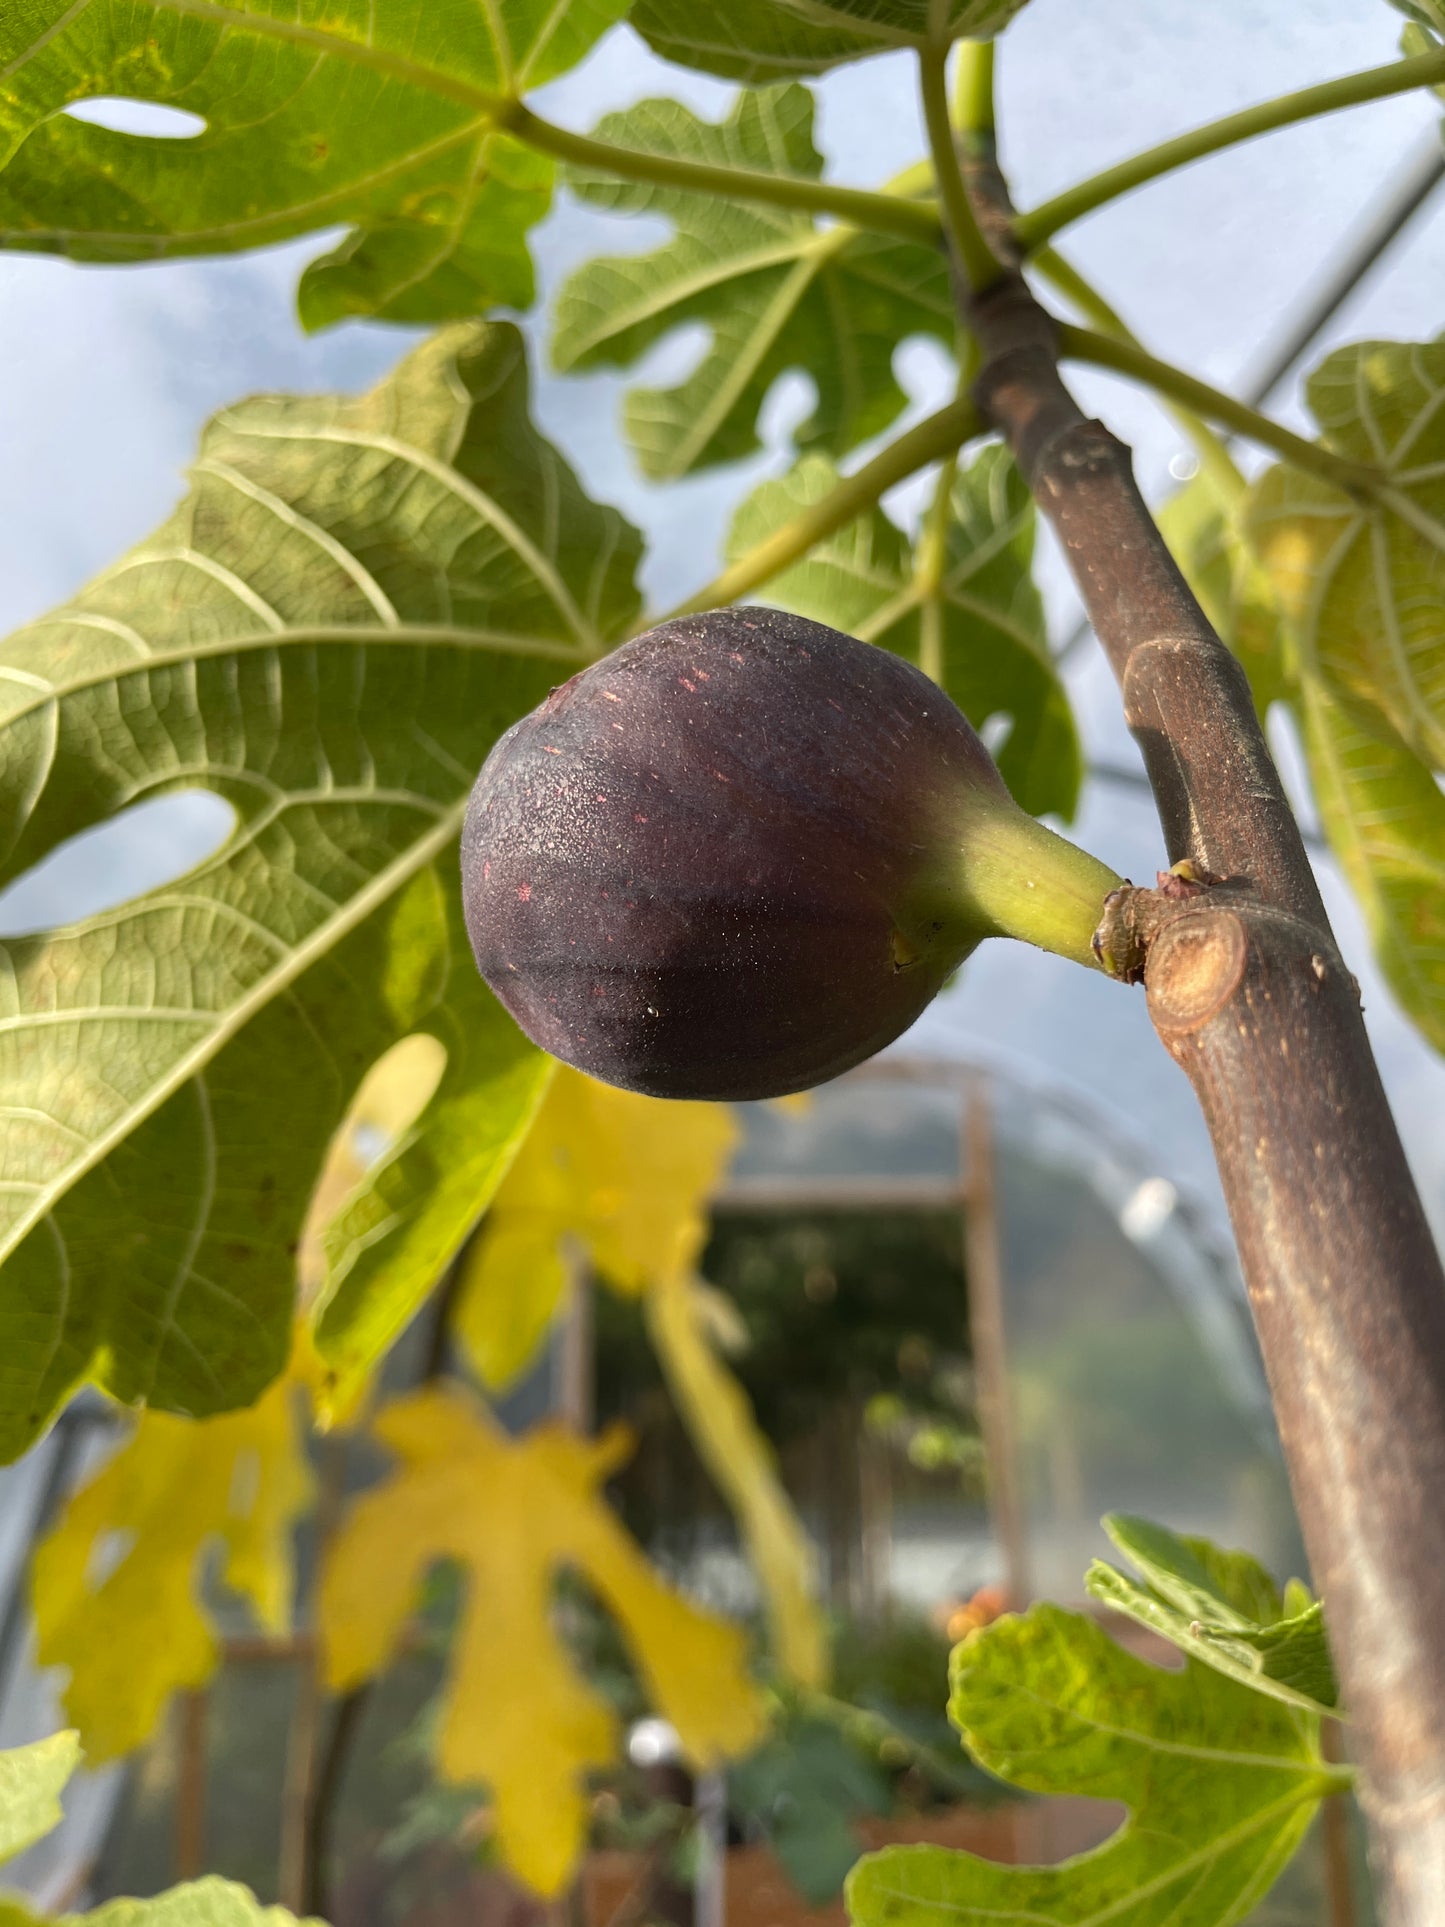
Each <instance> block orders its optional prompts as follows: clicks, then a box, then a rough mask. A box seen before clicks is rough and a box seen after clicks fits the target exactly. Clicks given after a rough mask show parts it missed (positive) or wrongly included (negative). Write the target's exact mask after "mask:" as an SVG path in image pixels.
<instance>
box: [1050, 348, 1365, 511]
mask: <svg viewBox="0 0 1445 1927" xmlns="http://www.w3.org/2000/svg"><path fill="white" fill-rule="evenodd" d="M1058 344H1059V354H1060V356H1061V357H1062V358H1063V359H1064V360H1065V361H1082V362H1086V363H1088V364H1089V366H1091V367H1094V368H1109V369H1112V370H1113V372H1114V373H1115V374H1117V375H1127V376H1128V377H1129V378H1130V379H1131V380H1132V381H1140V382H1143V383H1145V384H1146V385H1147V386H1148V387H1150V388H1155V389H1157V390H1158V391H1159V393H1160V394H1161V395H1167V396H1168V397H1169V398H1170V400H1171V401H1176V402H1180V403H1182V404H1183V406H1184V407H1185V408H1188V409H1192V410H1193V411H1194V412H1195V413H1196V414H1199V415H1203V416H1204V417H1205V418H1206V420H1210V421H1216V422H1220V423H1222V424H1223V426H1224V427H1225V428H1228V429H1231V430H1232V431H1233V432H1234V433H1235V434H1236V435H1243V436H1244V437H1245V439H1246V440H1248V441H1252V442H1258V443H1259V444H1260V445H1261V446H1262V447H1264V448H1272V449H1273V450H1274V452H1275V454H1276V455H1279V456H1282V457H1283V459H1284V460H1285V461H1287V462H1289V463H1290V464H1291V466H1292V467H1294V468H1299V469H1303V470H1304V471H1305V473H1306V474H1308V475H1318V476H1319V478H1320V479H1321V481H1325V482H1329V483H1331V484H1332V485H1333V486H1334V487H1335V488H1338V489H1343V490H1344V491H1345V493H1346V494H1348V495H1365V496H1372V495H1374V494H1376V493H1377V492H1378V491H1379V489H1380V487H1381V486H1382V484H1383V482H1384V477H1383V476H1382V475H1381V473H1380V471H1379V469H1377V468H1372V467H1371V466H1370V464H1369V463H1368V462H1353V461H1351V460H1350V459H1349V458H1348V457H1347V456H1345V455H1336V454H1335V453H1334V452H1333V450H1332V449H1328V448H1324V447H1322V446H1321V445H1320V443H1318V442H1308V441H1306V440H1305V438H1304V437H1303V435H1296V434H1294V433H1293V432H1292V431H1291V430H1290V429H1288V428H1285V427H1284V426H1283V425H1282V424H1281V423H1279V422H1276V421H1271V419H1270V418H1269V416H1268V415H1262V414H1260V412H1259V410H1258V409H1257V408H1251V407H1250V406H1249V404H1248V403H1247V402H1242V401H1236V400H1235V399H1234V397H1233V396H1232V395H1226V394H1224V393H1223V392H1222V391H1221V390H1220V389H1218V388H1211V387H1210V385H1209V383H1208V382H1207V381H1200V380H1199V379H1198V378H1197V377H1196V376H1194V375H1189V374H1186V373H1185V372H1184V370H1183V369H1182V368H1175V367H1172V366H1171V365H1170V363H1168V362H1167V361H1160V360H1158V358H1157V357H1156V356H1154V355H1151V354H1149V353H1148V352H1147V351H1146V350H1145V349H1143V348H1141V347H1140V346H1139V345H1138V343H1137V342H1132V341H1125V340H1120V339H1119V338H1117V337H1115V336H1110V335H1102V334H1096V333H1095V332H1094V330H1093V329H1092V328H1073V327H1069V326H1068V325H1067V324H1062V325H1060V327H1059V329H1058Z"/></svg>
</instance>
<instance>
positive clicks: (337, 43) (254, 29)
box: [148, 0, 511, 120]
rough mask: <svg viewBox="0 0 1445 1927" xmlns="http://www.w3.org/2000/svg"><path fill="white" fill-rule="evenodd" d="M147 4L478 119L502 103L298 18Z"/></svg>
mask: <svg viewBox="0 0 1445 1927" xmlns="http://www.w3.org/2000/svg"><path fill="white" fill-rule="evenodd" d="M148 3H149V4H150V5H151V6H154V7H155V8H156V9H157V11H159V12H164V13H178V14H185V15H188V16H189V17H190V18H192V19H194V20H210V21H213V22H214V23H215V24H216V25H217V26H222V27H230V28H232V29H233V30H235V31H236V32H237V33H239V34H241V35H242V36H244V35H246V34H254V35H256V36H257V37H258V38H259V39H262V40H287V41H290V42H291V43H292V44H293V45H296V46H301V47H314V48H316V50H317V51H318V52H319V53H323V54H330V55H332V56H334V57H335V58H337V59H340V60H349V61H352V62H354V64H355V65H356V66H358V67H369V68H371V70H372V71H373V72H374V73H379V74H382V75H383V76H385V77H386V78H387V79H390V80H402V81H406V82H408V83H410V85H412V86H413V87H423V88H425V89H426V90H427V91H428V92H429V93H433V94H440V95H441V96H442V97H443V98H444V99H447V100H454V101H456V102H457V103H458V104H459V105H460V106H463V107H473V108H475V109H476V111H477V112H478V114H480V115H481V116H482V118H483V119H491V120H495V118H496V117H497V115H498V114H499V113H500V112H501V111H502V110H503V109H504V108H505V106H506V103H507V96H506V95H505V94H489V93H488V92H487V91H486V90H485V88H482V87H474V86H473V85H472V84H471V82H470V81H466V80H458V79H457V78H456V76H455V75H453V74H449V73H446V72H444V71H443V70H441V69H439V68H436V67H427V66H425V65H423V64H422V62H420V61H417V60H408V59H407V58H406V56H405V55H404V54H399V53H395V52H393V51H391V50H390V49H386V48H381V47H372V46H368V45H367V44H366V43H365V42H363V41H360V40H352V39H349V38H348V37H347V36H346V35H344V34H338V33H334V32H329V31H328V30H327V29H326V28H324V27H304V26H302V25H301V24H300V22H299V21H294V20H280V19H277V18H276V17H275V16H274V15H272V14H254V13H239V12H237V10H236V9H235V8H234V7H227V6H222V5H220V4H219V0H148ZM496 45H497V51H498V54H499V56H500V57H501V59H502V60H503V62H504V63H508V62H509V61H510V53H511V49H510V48H509V47H508V45H507V42H506V40H505V39H504V38H502V37H501V35H500V33H499V34H498V35H497V39H496Z"/></svg>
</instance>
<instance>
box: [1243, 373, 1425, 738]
mask: <svg viewBox="0 0 1445 1927" xmlns="http://www.w3.org/2000/svg"><path fill="white" fill-rule="evenodd" d="M1307 393H1308V397H1309V403H1310V407H1311V408H1312V409H1313V411H1314V414H1315V418H1316V420H1317V421H1318V422H1319V424H1320V427H1321V428H1322V430H1323V431H1324V438H1325V440H1326V442H1327V443H1328V445H1329V446H1330V447H1331V448H1333V449H1335V450H1336V451H1337V452H1338V453H1340V454H1342V455H1346V456H1350V457H1352V458H1353V459H1355V460H1357V461H1362V462H1369V463H1373V464H1375V465H1376V466H1378V467H1379V468H1380V469H1381V470H1382V471H1384V475H1385V478H1386V480H1385V486H1384V487H1383V488H1382V489H1381V490H1380V491H1379V492H1378V494H1377V495H1376V496H1375V497H1373V498H1372V499H1370V500H1364V499H1358V500H1357V499H1354V498H1352V497H1351V496H1348V495H1345V494H1343V493H1342V492H1341V491H1340V490H1339V489H1337V488H1334V487H1332V486H1331V485H1330V484H1329V483H1327V482H1324V481H1321V480H1320V479H1319V478H1318V477H1316V476H1313V475H1306V474H1304V473H1303V472H1302V471H1301V470H1299V469H1295V468H1289V467H1287V466H1283V465H1281V466H1279V467H1276V468H1272V469H1269V470H1268V471H1267V472H1266V473H1265V474H1264V475H1263V476H1262V477H1261V479H1260V480H1259V481H1258V482H1257V483H1255V485H1254V487H1253V489H1252V490H1251V493H1250V498H1249V501H1248V504H1247V508H1246V521H1245V528H1246V533H1247V534H1248V537H1249V540H1250V542H1251V543H1252V545H1253V547H1254V549H1255V551H1256V553H1257V554H1258V556H1259V558H1260V560H1261V562H1262V564H1263V566H1264V568H1265V570H1266V572H1267V573H1268V575H1269V577H1270V580H1271V588H1272V591H1273V593H1274V595H1275V596H1276V598H1277V599H1278V602H1279V605H1280V607H1281V608H1282V610H1283V613H1284V616H1285V619H1286V621H1287V622H1288V624H1289V628H1290V635H1291V642H1292V645H1293V647H1294V649H1295V650H1296V652H1297V655H1298V660H1299V665H1300V674H1301V675H1302V676H1309V675H1318V676H1320V677H1322V678H1323V679H1324V682H1325V684H1326V686H1327V688H1328V689H1329V690H1330V691H1331V692H1332V693H1333V694H1334V696H1335V697H1336V698H1338V699H1339V700H1341V701H1344V702H1347V703H1352V704H1353V705H1354V706H1355V707H1356V708H1360V709H1363V710H1364V711H1365V712H1366V713H1367V714H1368V713H1370V712H1373V713H1374V714H1375V716H1376V717H1377V718H1378V720H1379V723H1380V724H1381V725H1383V726H1384V728H1385V729H1386V730H1388V731H1389V732H1390V733H1392V734H1393V735H1395V736H1397V737H1399V738H1400V739H1401V741H1403V743H1404V744H1405V746H1406V747H1407V748H1408V749H1409V750H1411V751H1412V752H1413V754H1414V755H1416V756H1417V757H1419V758H1420V759H1421V761H1423V762H1425V763H1427V764H1428V765H1429V766H1430V767H1431V768H1432V769H1436V770H1445V407H1442V406H1441V398H1442V395H1445V338H1442V339H1440V340H1437V341H1433V342H1419V343H1412V342H1400V341H1362V342H1357V343H1355V344H1354V345H1353V346H1351V347H1347V348H1340V349H1337V350H1336V351H1335V353H1333V354H1331V355H1328V356H1326V358H1325V360H1324V361H1323V362H1322V363H1321V364H1320V366H1319V367H1318V368H1317V369H1316V370H1315V372H1314V373H1313V374H1312V375H1311V376H1310V378H1309V381H1308V384H1307Z"/></svg>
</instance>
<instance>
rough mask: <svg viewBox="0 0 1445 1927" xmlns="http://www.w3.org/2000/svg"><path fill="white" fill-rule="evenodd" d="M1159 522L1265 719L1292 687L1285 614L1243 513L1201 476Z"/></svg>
mask: <svg viewBox="0 0 1445 1927" xmlns="http://www.w3.org/2000/svg"><path fill="white" fill-rule="evenodd" d="M1155 520H1156V521H1157V522H1158V524H1159V528H1160V530H1161V532H1162V533H1163V536H1164V539H1165V541H1166V542H1167V543H1168V544H1169V547H1170V550H1171V551H1172V553H1173V556H1174V560H1175V561H1176V562H1177V563H1178V564H1179V566H1180V568H1181V569H1182V570H1183V571H1184V574H1185V576H1186V577H1187V579H1188V582H1189V586H1190V588H1191V589H1193V591H1194V593H1195V595H1197V596H1198V598H1199V601H1200V605H1201V607H1202V608H1203V610H1204V613H1205V614H1206V615H1207V616H1208V617H1209V620H1210V622H1211V623H1213V625H1214V628H1215V630H1216V631H1217V632H1218V634H1219V636H1220V638H1221V639H1222V640H1223V641H1224V642H1225V643H1227V644H1228V646H1229V647H1230V649H1232V650H1233V651H1234V653H1235V655H1236V656H1238V658H1239V660H1240V662H1241V663H1242V664H1243V665H1244V671H1245V674H1246V675H1247V676H1248V677H1249V686H1250V688H1251V690H1252V691H1253V692H1254V706H1255V708H1256V709H1257V710H1258V711H1259V713H1260V715H1261V716H1263V715H1264V714H1265V713H1266V712H1267V710H1268V709H1269V707H1270V704H1271V703H1275V702H1279V701H1281V700H1282V699H1283V698H1284V697H1285V696H1286V695H1287V694H1288V691H1289V681H1290V679H1289V671H1288V668H1287V665H1286V660H1285V648H1284V636H1283V618H1282V616H1281V614H1280V611H1279V608H1278V606H1277V604H1276V603H1275V601H1274V598H1273V595H1272V593H1271V589H1270V582H1269V577H1268V576H1267V575H1266V574H1265V572H1264V570H1263V569H1262V568H1261V566H1260V564H1259V562H1258V560H1257V559H1256V558H1255V556H1254V553H1253V551H1252V550H1251V549H1250V547H1249V544H1248V543H1247V542H1246V541H1245V538H1244V535H1243V532H1242V530H1241V529H1240V527H1239V525H1238V519H1237V517H1236V516H1235V515H1234V514H1233V513H1230V512H1228V511H1226V510H1225V509H1223V508H1221V507H1220V505H1219V501H1218V498H1217V497H1216V495H1215V493H1214V490H1213V489H1212V488H1211V486H1210V484H1209V481H1208V478H1207V477H1205V476H1203V475H1196V476H1195V477H1194V478H1193V480H1192V481H1189V482H1186V483H1185V484H1184V486H1183V488H1181V489H1180V490H1178V492H1177V493H1176V494H1174V495H1171V496H1170V497H1169V499H1168V501H1167V502H1165V503H1164V504H1163V506H1162V507H1161V508H1160V509H1159V510H1158V511H1157V513H1156V515H1155Z"/></svg>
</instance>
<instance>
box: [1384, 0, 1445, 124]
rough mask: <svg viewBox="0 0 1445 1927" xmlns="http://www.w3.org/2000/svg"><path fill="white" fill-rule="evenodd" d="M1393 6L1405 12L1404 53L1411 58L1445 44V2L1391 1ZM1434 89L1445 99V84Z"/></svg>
mask: <svg viewBox="0 0 1445 1927" xmlns="http://www.w3.org/2000/svg"><path fill="white" fill-rule="evenodd" d="M1390 5H1391V6H1392V7H1394V8H1396V9H1397V10H1398V11H1399V12H1400V13H1403V14H1404V15H1405V26H1404V27H1403V28H1402V29H1401V32H1400V52H1401V53H1402V54H1403V55H1404V56H1405V58H1406V59H1407V60H1409V59H1412V58H1413V57H1415V56H1416V55H1419V54H1437V53H1439V51H1440V49H1441V48H1442V47H1445V5H1442V4H1441V0H1390ZM1431 91H1432V92H1433V93H1434V94H1436V95H1437V96H1438V97H1439V98H1440V99H1441V100H1445V84H1442V85H1441V86H1438V87H1434V88H1432V89H1431Z"/></svg>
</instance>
